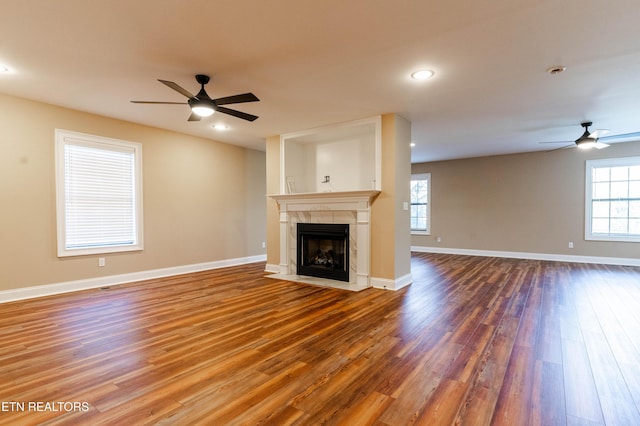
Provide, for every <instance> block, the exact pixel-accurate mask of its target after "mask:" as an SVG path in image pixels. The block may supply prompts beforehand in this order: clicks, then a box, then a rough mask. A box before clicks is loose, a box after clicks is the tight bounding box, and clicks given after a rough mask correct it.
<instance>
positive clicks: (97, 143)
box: [54, 129, 144, 257]
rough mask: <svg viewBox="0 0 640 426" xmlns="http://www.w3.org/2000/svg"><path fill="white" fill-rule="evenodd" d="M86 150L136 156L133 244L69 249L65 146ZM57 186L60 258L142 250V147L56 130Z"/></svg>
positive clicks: (134, 160)
mask: <svg viewBox="0 0 640 426" xmlns="http://www.w3.org/2000/svg"><path fill="white" fill-rule="evenodd" d="M67 145H75V146H85V147H90V148H94V149H101V150H105V151H115V152H123V150H124V151H131V152H133V174H134V185H133V186H134V188H133V191H134V194H133V195H134V214H133V215H134V219H133V220H134V229H135V230H134V241H133V243H132V244H121V245H114V244H104V245H91V246H90V247H89V246H84V247H77V248H70V247H68V246H67V229H66V205H65V204H66V191H65V183H66V182H65V179H66V178H65V146H67ZM54 155H55V186H56V221H57V224H56V225H57V255H58V257H70V256H85V255H92V254H108V253H120V252H131V251H140V250H143V248H144V244H143V210H142V208H143V205H142V144H140V143H137V142H129V141H124V140H119V139H112V138H106V137H102V136H95V135H89V134H84V133H78V132H72V131H69V130H62V129H55V153H54Z"/></svg>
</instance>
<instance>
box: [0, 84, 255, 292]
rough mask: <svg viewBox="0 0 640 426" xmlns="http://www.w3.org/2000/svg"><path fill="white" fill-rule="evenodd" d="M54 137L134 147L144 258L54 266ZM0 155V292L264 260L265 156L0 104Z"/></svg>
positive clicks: (49, 109) (12, 101)
mask: <svg viewBox="0 0 640 426" xmlns="http://www.w3.org/2000/svg"><path fill="white" fill-rule="evenodd" d="M55 128H61V129H65V130H71V131H76V132H82V133H89V134H94V135H99V136H105V137H110V138H116V139H123V140H129V141H133V142H140V143H142V145H143V187H144V189H143V196H144V244H145V249H144V251H142V252H135V253H127V254H111V255H107V256H104V257H106V266H105V267H103V268H98V262H97V256H82V257H73V258H65V259H60V258H57V257H56V215H55V211H56V210H55V181H54V158H53V152H54V129H55ZM0 151H1V154H2V155H0V196H1V197H2V208H1V209H0V241H2V244H1V245H0V290H6V289H15V288H23V287H29V286H34V285H42V284H51V283H59V282H67V281H72V280H79V279H85V278H93V277H100V276H107V275H116V274H123V273H130V272H139V271H147V270H153V269H160V268H168V267H174V266H183V265H192V264H197V263H204V262H212V261H217V260H227V259H235V258H243V257H247V256H253V255H259V254H263V253H264V252H265V250H264V249H263V248H262V242H263V241H266V220H265V199H264V194H265V192H266V187H265V173H266V168H265V165H264V163H265V155H264V153H261V152H257V151H252V150H247V149H244V148H240V147H236V146H232V145H228V144H222V143H218V142H214V141H211V140H206V139H202V138H197V137H192V136H186V135H182V134H178V133H174V132H169V131H164V130H160V129H156V128H150V127H146V126H141V125H136V124H132V123H127V122H124V121H118V120H113V119H109V118H105V117H100V116H96V115H92V114H87V113H83V112H78V111H73V110H69V109H65V108H60V107H55V106H51V105H46V104H42V103H38V102H32V101H28V100H24V99H20V98H14V97H10V96H5V95H0Z"/></svg>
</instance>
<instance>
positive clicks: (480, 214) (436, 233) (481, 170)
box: [412, 142, 640, 258]
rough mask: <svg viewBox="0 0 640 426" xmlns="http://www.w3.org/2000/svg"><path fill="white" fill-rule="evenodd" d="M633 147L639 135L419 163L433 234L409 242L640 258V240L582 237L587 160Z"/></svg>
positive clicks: (635, 151) (637, 150)
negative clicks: (604, 144)
mask: <svg viewBox="0 0 640 426" xmlns="http://www.w3.org/2000/svg"><path fill="white" fill-rule="evenodd" d="M636 155H640V142H636V143H621V144H612V145H611V146H610V147H609V148H607V149H603V150H593V151H587V152H585V151H580V150H578V149H564V150H556V151H548V152H537V153H527V154H517V155H503V156H494V157H483V158H471V159H464V160H454V161H442V162H433V163H421V164H414V165H413V166H412V172H413V173H424V172H429V173H431V180H432V182H431V235H430V236H417V235H414V236H412V245H413V246H423V247H439V248H457V249H472V250H490V251H512V252H525V253H542V254H560V255H576V256H603V257H617V258H638V257H640V244H638V243H613V242H595V241H585V239H584V202H585V201H584V185H585V160H587V159H596V158H614V157H626V156H636ZM437 237H441V238H442V242H441V243H437V242H436V238H437ZM570 241H571V242H573V243H574V248H573V249H569V248H568V243H569V242H570Z"/></svg>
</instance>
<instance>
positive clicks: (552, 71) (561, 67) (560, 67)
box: [547, 65, 567, 75]
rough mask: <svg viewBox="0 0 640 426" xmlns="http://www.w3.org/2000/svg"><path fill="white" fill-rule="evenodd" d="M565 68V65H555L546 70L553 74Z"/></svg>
mask: <svg viewBox="0 0 640 426" xmlns="http://www.w3.org/2000/svg"><path fill="white" fill-rule="evenodd" d="M566 69H567V67H565V66H564V65H557V66H555V67H551V68H548V69H547V72H548V73H549V74H551V75H555V74H560V73H561V72H564V71H565V70H566Z"/></svg>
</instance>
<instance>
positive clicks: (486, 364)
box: [0, 253, 640, 426]
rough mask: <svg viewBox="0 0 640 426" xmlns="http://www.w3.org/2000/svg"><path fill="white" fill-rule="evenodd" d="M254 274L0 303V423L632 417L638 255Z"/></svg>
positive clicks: (227, 272) (444, 260)
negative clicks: (381, 275)
mask: <svg viewBox="0 0 640 426" xmlns="http://www.w3.org/2000/svg"><path fill="white" fill-rule="evenodd" d="M263 271H264V264H262V263H258V264H251V265H245V266H239V267H232V268H225V269H218V270H213V271H206V272H202V273H194V274H188V275H182V276H176V277H170V278H165V279H158V280H149V281H145V282H139V283H132V284H127V285H121V286H114V287H111V288H108V289H100V290H99V289H96V290H90V291H83V292H77V293H72V294H66V295H59V296H53V297H46V298H40V299H33V300H28V301H20V302H13V303H6V304H2V305H0V371H1V375H2V376H1V377H2V379H1V381H0V424H19V425H29V424H34V425H35V424H51V425H61V424H81V425H82V424H87V425H101V424H113V425H134V424H167V425H195V424H204V425H227V424H229V425H257V424H271V425H289V424H296V425H318V424H328V425H339V424H340V425H406V424H421V425H422V424H424V425H449V424H462V425H509V426H512V425H565V424H566V425H605V424H606V425H639V424H640V411H639V407H640V268H632V267H621V266H603V265H585V264H570V263H556V262H544V261H531V260H515V259H498V258H482V257H465V256H454V255H442V254H416V253H414V255H413V257H412V272H413V277H414V283H413V284H412V285H411V286H409V287H406V288H404V289H402V290H400V291H397V292H391V291H383V290H377V289H368V290H365V291H363V292H360V293H353V292H346V291H341V290H336V289H327V288H319V287H313V286H305V285H301V284H296V283H292V282H287V281H279V280H274V279H270V278H266V277H265V274H264V272H263ZM74 403H75V405H74ZM47 404H48V405H47Z"/></svg>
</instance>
